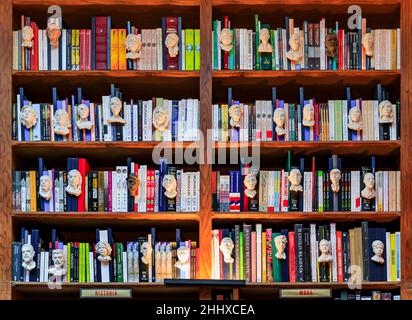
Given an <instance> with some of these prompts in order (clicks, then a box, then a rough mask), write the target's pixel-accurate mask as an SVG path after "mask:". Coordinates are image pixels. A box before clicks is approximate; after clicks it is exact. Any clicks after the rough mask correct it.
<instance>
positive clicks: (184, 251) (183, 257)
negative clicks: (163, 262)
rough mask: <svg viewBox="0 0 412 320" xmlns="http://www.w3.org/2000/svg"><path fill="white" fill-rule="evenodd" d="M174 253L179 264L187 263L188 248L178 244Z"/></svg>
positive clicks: (188, 256)
mask: <svg viewBox="0 0 412 320" xmlns="http://www.w3.org/2000/svg"><path fill="white" fill-rule="evenodd" d="M176 255H177V259H178V260H179V261H180V263H181V264H187V263H188V262H189V258H190V250H189V248H188V247H186V246H180V247H179V248H178V249H177V251H176Z"/></svg>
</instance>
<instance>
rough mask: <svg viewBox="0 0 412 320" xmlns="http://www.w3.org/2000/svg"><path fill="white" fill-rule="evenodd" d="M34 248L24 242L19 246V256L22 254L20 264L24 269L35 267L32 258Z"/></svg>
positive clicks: (28, 269) (29, 269)
mask: <svg viewBox="0 0 412 320" xmlns="http://www.w3.org/2000/svg"><path fill="white" fill-rule="evenodd" d="M34 254H35V252H34V248H33V246H32V245H31V244H29V243H26V244H23V246H22V248H21V256H22V260H23V262H22V264H21V266H22V267H23V268H24V270H26V271H31V270H33V269H34V268H36V262H35V261H34V260H33V258H34Z"/></svg>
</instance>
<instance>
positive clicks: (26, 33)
mask: <svg viewBox="0 0 412 320" xmlns="http://www.w3.org/2000/svg"><path fill="white" fill-rule="evenodd" d="M33 38H34V32H33V28H32V27H30V26H24V27H23V29H22V30H21V40H22V42H21V45H22V47H26V48H31V47H32V46H33Z"/></svg>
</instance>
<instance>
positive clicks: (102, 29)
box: [94, 17, 107, 70]
mask: <svg viewBox="0 0 412 320" xmlns="http://www.w3.org/2000/svg"><path fill="white" fill-rule="evenodd" d="M94 46H95V47H94V52H95V68H96V70H106V69H107V17H96V18H95V45H94Z"/></svg>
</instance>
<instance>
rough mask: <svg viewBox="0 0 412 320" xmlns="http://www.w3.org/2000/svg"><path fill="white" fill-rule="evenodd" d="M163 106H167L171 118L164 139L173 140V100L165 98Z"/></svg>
mask: <svg viewBox="0 0 412 320" xmlns="http://www.w3.org/2000/svg"><path fill="white" fill-rule="evenodd" d="M159 100H160V99H159ZM163 107H165V108H166V110H167V112H168V114H169V119H170V120H169V125H168V126H167V129H166V130H165V131H163V141H172V122H173V115H172V112H173V101H172V100H167V99H163Z"/></svg>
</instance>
